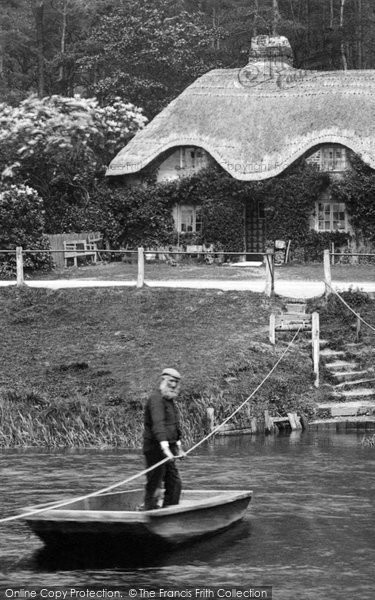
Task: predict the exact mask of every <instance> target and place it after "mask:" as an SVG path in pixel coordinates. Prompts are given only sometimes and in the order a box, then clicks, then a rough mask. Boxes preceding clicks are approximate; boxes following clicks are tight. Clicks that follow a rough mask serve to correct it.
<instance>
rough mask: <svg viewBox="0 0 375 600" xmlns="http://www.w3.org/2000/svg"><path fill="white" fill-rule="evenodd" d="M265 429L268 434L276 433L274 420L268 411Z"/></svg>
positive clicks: (266, 412)
mask: <svg viewBox="0 0 375 600" xmlns="http://www.w3.org/2000/svg"><path fill="white" fill-rule="evenodd" d="M264 429H265V430H266V432H267V433H274V431H275V425H274V422H273V418H272V417H271V416H270V414H269V412H268V410H265V411H264Z"/></svg>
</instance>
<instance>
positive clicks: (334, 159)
mask: <svg viewBox="0 0 375 600" xmlns="http://www.w3.org/2000/svg"><path fill="white" fill-rule="evenodd" d="M307 162H308V163H309V164H314V165H316V166H317V167H318V169H319V171H326V172H342V171H345V170H346V169H347V168H348V160H347V153H346V148H344V146H339V145H336V146H328V145H326V146H322V147H321V148H319V150H317V151H316V152H314V154H312V155H311V156H309V157H308V158H307Z"/></svg>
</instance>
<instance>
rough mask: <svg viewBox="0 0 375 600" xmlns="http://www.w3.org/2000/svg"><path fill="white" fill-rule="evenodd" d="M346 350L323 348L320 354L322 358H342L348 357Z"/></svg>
mask: <svg viewBox="0 0 375 600" xmlns="http://www.w3.org/2000/svg"><path fill="white" fill-rule="evenodd" d="M346 354H347V353H346V352H345V351H344V350H331V348H323V350H321V352H320V356H321V357H322V358H340V357H344V356H346Z"/></svg>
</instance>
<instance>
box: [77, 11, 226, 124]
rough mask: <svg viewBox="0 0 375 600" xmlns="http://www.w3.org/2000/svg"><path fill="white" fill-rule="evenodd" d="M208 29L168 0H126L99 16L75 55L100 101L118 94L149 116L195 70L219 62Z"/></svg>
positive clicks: (196, 16)
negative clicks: (79, 53) (82, 52)
mask: <svg viewBox="0 0 375 600" xmlns="http://www.w3.org/2000/svg"><path fill="white" fill-rule="evenodd" d="M212 39H213V32H212V29H211V28H210V27H208V26H207V25H206V24H205V23H204V21H203V22H202V16H201V15H200V14H198V13H192V14H190V13H188V12H187V11H181V10H179V9H178V6H177V9H176V6H175V4H174V3H172V2H170V1H169V0H152V2H149V1H148V0H128V2H126V3H124V4H121V6H119V7H117V8H116V9H114V10H113V11H112V12H111V14H110V15H108V16H104V17H103V18H102V19H101V22H100V24H99V25H98V26H97V27H96V28H95V29H94V31H93V32H92V35H91V37H90V39H89V40H88V41H87V43H86V48H87V49H88V48H90V49H91V52H90V54H89V55H86V56H84V57H83V58H82V60H81V61H80V64H81V67H82V70H83V71H84V73H85V75H86V86H87V87H88V89H89V90H90V92H91V93H94V94H95V95H97V96H98V97H99V98H100V100H101V101H105V100H108V99H111V98H113V96H121V97H122V98H123V99H124V100H126V101H130V102H133V103H135V104H136V105H138V106H142V107H143V108H144V110H145V114H146V115H147V116H148V117H150V116H154V115H155V114H156V113H157V112H159V111H160V110H161V109H162V108H163V107H164V106H165V105H166V104H167V103H168V102H169V101H171V100H172V99H173V98H175V97H176V96H177V95H178V94H179V93H180V92H181V91H182V90H183V89H184V88H185V87H186V86H187V85H189V84H190V83H192V82H193V81H194V80H195V79H196V78H197V77H198V76H199V75H201V74H202V73H204V72H206V71H208V70H209V69H211V68H213V67H214V66H218V64H219V63H218V61H216V60H215V51H214V50H213V48H212Z"/></svg>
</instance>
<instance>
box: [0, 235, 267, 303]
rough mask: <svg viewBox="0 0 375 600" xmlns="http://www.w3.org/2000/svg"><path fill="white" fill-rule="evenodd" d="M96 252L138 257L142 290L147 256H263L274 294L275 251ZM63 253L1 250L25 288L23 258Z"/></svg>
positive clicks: (81, 250) (138, 276)
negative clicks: (12, 260)
mask: <svg viewBox="0 0 375 600" xmlns="http://www.w3.org/2000/svg"><path fill="white" fill-rule="evenodd" d="M74 252H75V253H76V254H77V255H78V256H79V255H82V256H85V255H87V250H86V249H85V248H82V249H80V248H77V249H76V250H75V251H74ZM95 252H96V253H97V254H100V255H103V254H111V255H113V254H115V255H127V256H128V255H129V254H130V255H136V256H137V266H138V271H137V282H136V286H137V287H138V288H141V287H143V286H144V284H145V258H147V255H161V256H171V257H174V258H175V257H177V256H179V255H181V256H197V255H199V256H258V257H259V256H262V259H263V260H264V263H265V267H266V271H265V294H266V295H267V296H272V295H273V294H274V279H275V277H274V274H275V259H274V252H273V250H268V251H267V252H266V253H261V252H226V251H223V250H220V251H210V250H194V251H191V250H190V251H186V250H145V249H144V248H143V247H140V248H138V249H137V250H127V249H121V250H111V249H108V248H105V249H101V248H100V249H96V250H95ZM59 253H63V254H64V255H66V254H67V252H66V249H44V248H30V249H23V248H22V247H21V246H18V247H17V248H16V250H0V255H1V254H11V255H12V254H13V255H15V257H16V269H17V273H16V276H17V286H23V285H24V284H25V277H24V264H23V257H24V256H26V255H28V254H51V255H52V256H53V255H55V254H59Z"/></svg>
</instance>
